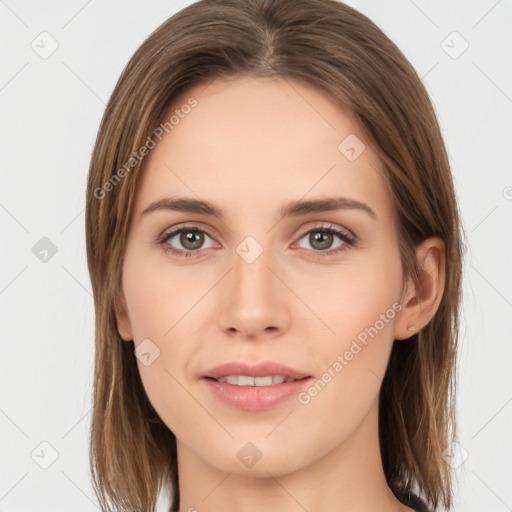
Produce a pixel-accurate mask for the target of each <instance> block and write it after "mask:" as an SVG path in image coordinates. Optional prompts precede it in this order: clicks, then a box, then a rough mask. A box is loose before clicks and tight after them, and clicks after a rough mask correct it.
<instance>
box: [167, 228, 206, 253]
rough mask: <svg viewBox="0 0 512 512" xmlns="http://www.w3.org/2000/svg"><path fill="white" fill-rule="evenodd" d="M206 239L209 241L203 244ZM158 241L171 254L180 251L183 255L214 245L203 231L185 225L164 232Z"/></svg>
mask: <svg viewBox="0 0 512 512" xmlns="http://www.w3.org/2000/svg"><path fill="white" fill-rule="evenodd" d="M207 239H209V240H210V241H211V243H210V244H209V245H207V246H205V245H204V244H205V242H207ZM159 243H160V244H162V245H163V246H164V248H165V250H167V251H170V252H171V253H173V254H180V253H182V254H184V255H190V254H191V253H193V252H199V250H201V249H208V248H210V247H213V246H214V244H213V240H212V238H211V237H210V236H209V235H208V234H207V233H206V232H205V231H203V230H202V229H199V228H196V227H188V228H187V227H185V228H180V229H176V230H174V231H172V232H170V233H166V234H164V235H163V236H162V237H161V239H160V240H159Z"/></svg>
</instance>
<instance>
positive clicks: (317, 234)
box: [300, 226, 355, 253]
mask: <svg viewBox="0 0 512 512" xmlns="http://www.w3.org/2000/svg"><path fill="white" fill-rule="evenodd" d="M303 239H306V240H307V243H308V244H309V247H304V248H305V249H312V250H313V251H315V252H322V251H329V253H331V252H338V251H337V250H336V249H338V250H340V251H341V250H344V249H346V248H347V247H348V246H352V245H354V244H355V240H354V238H353V237H352V236H351V235H349V234H348V233H346V232H344V231H341V230H338V229H335V228H333V227H332V226H329V227H326V226H325V227H324V226H320V227H317V228H315V229H311V230H309V231H307V232H306V233H304V234H303V235H302V236H301V238H300V240H303ZM331 249H333V251H330V250H331Z"/></svg>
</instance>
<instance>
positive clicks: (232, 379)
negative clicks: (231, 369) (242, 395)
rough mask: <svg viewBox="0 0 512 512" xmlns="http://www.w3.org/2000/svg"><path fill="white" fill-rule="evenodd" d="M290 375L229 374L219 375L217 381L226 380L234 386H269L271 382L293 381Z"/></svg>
mask: <svg viewBox="0 0 512 512" xmlns="http://www.w3.org/2000/svg"><path fill="white" fill-rule="evenodd" d="M294 380H295V379H293V378H292V377H283V376H282V375H268V376H266V377H250V376H248V375H229V376H227V377H220V378H219V379H217V382H227V383H228V384H233V385H235V386H271V385H272V384H282V383H283V382H293V381H294Z"/></svg>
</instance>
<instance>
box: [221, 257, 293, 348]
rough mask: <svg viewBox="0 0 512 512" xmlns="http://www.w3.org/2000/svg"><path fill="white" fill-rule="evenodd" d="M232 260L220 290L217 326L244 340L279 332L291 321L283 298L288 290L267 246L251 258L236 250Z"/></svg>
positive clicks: (274, 336)
mask: <svg viewBox="0 0 512 512" xmlns="http://www.w3.org/2000/svg"><path fill="white" fill-rule="evenodd" d="M240 254H242V256H241V255H240ZM232 261H233V266H232V270H231V272H229V274H228V275H227V276H226V278H225V279H224V280H223V285H222V290H220V295H221V299H220V311H219V315H218V323H219V328H220V329H221V330H222V331H223V332H225V333H227V334H228V335H229V336H231V337H238V338H240V339H246V340H258V339H269V338H276V337H278V336H280V335H282V334H283V333H284V332H285V331H286V330H287V329H288V325H289V322H290V311H289V307H288V304H287V302H286V301H287V300H289V297H290V295H291V293H290V292H289V291H288V289H287V287H286V285H285V284H284V283H283V281H285V279H283V277H280V274H281V273H282V272H280V271H279V270H278V269H277V268H276V264H275V261H274V260H273V259H272V255H271V251H270V249H268V250H267V249H264V250H263V252H262V253H261V254H259V256H257V258H256V259H255V260H254V261H252V259H251V258H247V257H246V255H245V254H244V253H243V252H240V253H237V252H235V254H234V255H233V258H232Z"/></svg>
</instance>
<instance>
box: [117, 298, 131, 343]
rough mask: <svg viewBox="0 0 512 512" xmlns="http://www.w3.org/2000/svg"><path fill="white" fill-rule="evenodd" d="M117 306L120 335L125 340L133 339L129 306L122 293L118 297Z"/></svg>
mask: <svg viewBox="0 0 512 512" xmlns="http://www.w3.org/2000/svg"><path fill="white" fill-rule="evenodd" d="M115 308H116V321H117V330H118V331H119V336H121V338H122V339H123V340H124V341H131V340H133V332H132V325H131V323H130V318H129V316H128V308H127V307H126V301H125V298H124V295H123V294H122V293H121V294H120V295H118V296H117V297H116V300H115Z"/></svg>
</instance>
